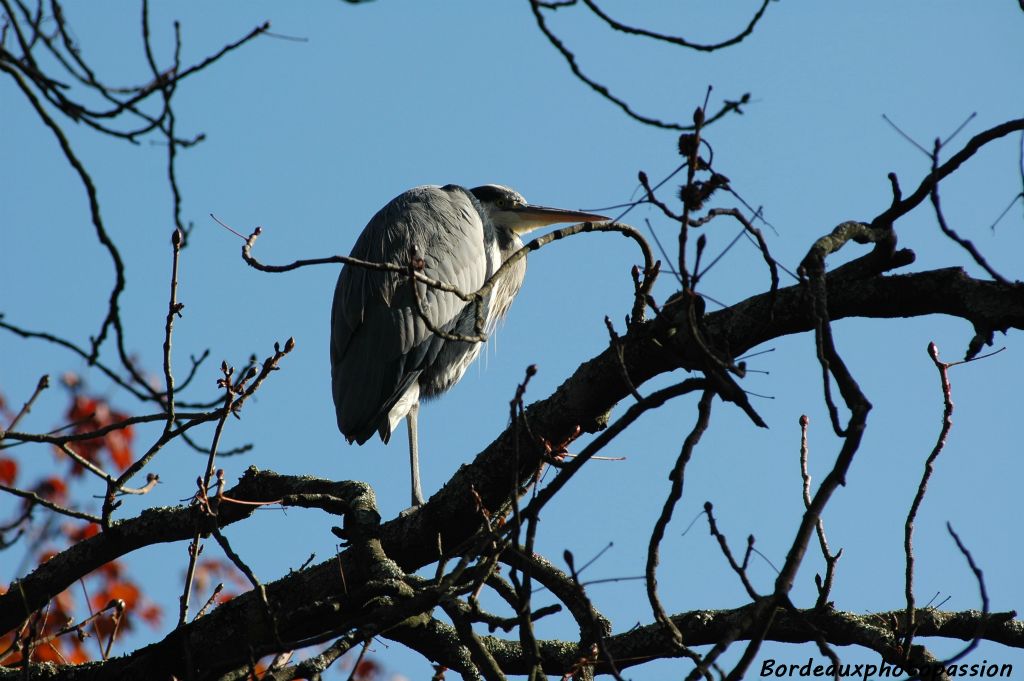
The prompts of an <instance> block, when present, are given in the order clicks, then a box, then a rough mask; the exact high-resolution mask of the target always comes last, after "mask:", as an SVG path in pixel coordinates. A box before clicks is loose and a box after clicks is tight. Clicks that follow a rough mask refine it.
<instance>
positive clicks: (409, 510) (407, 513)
mask: <svg viewBox="0 0 1024 681" xmlns="http://www.w3.org/2000/svg"><path fill="white" fill-rule="evenodd" d="M421 506H422V504H413V505H412V506H410V507H409V508H407V509H405V510H404V511H400V512H399V513H398V517H399V518H407V517H409V516H411V515H412V514H413V513H415V512H416V511H418V510H420V507H421Z"/></svg>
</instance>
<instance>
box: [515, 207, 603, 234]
mask: <svg viewBox="0 0 1024 681" xmlns="http://www.w3.org/2000/svg"><path fill="white" fill-rule="evenodd" d="M506 214H507V215H509V217H510V218H511V219H510V220H509V223H510V227H511V228H512V231H514V232H515V233H516V234H527V233H529V232H532V231H533V230H535V229H537V228H538V227H544V226H545V225H557V224H559V223H562V222H606V221H608V220H610V219H611V218H607V217H605V216H604V215H595V214H594V213H583V212H581V211H578V210H565V209H564V208H548V207H547V206H536V205H533V204H528V205H526V206H523V207H521V208H513V209H512V210H509V211H507V212H506Z"/></svg>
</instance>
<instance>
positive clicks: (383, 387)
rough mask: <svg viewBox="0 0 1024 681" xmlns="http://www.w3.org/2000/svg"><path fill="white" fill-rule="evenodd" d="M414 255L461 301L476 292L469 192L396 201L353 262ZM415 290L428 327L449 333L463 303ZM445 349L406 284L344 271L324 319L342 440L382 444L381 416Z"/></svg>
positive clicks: (485, 267) (478, 245)
mask: <svg viewBox="0 0 1024 681" xmlns="http://www.w3.org/2000/svg"><path fill="white" fill-rule="evenodd" d="M414 251H415V252H416V253H417V254H418V255H419V256H420V257H422V258H423V259H424V261H425V267H424V274H426V275H427V276H429V277H432V278H434V279H438V280H440V281H445V282H449V283H452V284H454V285H455V286H457V287H458V288H459V289H460V290H462V291H467V292H468V291H474V290H476V289H477V288H479V287H480V286H481V285H483V283H484V281H485V280H486V278H487V276H488V275H489V273H490V271H491V268H492V263H491V262H490V260H491V258H490V253H489V252H488V251H487V248H486V245H485V234H484V225H483V223H482V221H481V218H480V214H479V212H478V211H477V209H476V207H475V204H474V202H473V199H472V198H471V195H470V194H469V192H468V191H466V190H465V189H463V188H462V187H457V186H455V185H448V186H446V187H417V188H415V189H410V190H409V191H407V192H404V193H403V194H401V195H399V196H398V197H396V198H395V199H393V200H392V201H391V202H390V203H388V204H387V205H386V206H384V208H382V209H381V210H380V211H379V212H378V213H377V214H376V215H374V216H373V218H372V219H371V220H370V222H369V223H368V224H367V225H366V227H365V229H363V232H362V234H360V236H359V238H358V240H357V241H356V244H355V246H354V247H353V249H352V254H351V255H352V257H354V258H359V259H361V260H367V261H370V262H383V263H395V264H399V265H405V264H407V263H408V262H409V260H410V257H411V254H412V253H413V252H414ZM419 290H420V297H421V300H422V302H423V309H424V314H425V316H426V317H427V318H428V319H429V320H430V323H431V324H432V325H433V326H434V327H435V328H438V329H443V330H445V331H449V330H451V329H452V328H454V327H455V325H456V324H457V323H458V320H459V317H460V315H461V314H462V312H463V309H464V308H465V307H466V303H464V302H463V301H461V300H460V299H459V298H458V297H457V296H455V295H453V294H450V293H446V292H443V291H438V290H436V289H430V288H427V287H424V286H422V285H421V287H420V289H419ZM444 344H445V341H444V339H442V338H440V337H438V336H435V335H434V334H433V333H432V332H431V331H430V330H429V329H428V328H427V325H426V324H424V323H423V320H422V319H420V318H419V317H418V315H417V314H416V311H415V308H414V307H413V297H412V292H411V290H410V289H409V281H408V278H407V277H405V276H403V275H400V274H396V273H391V272H380V271H376V270H369V269H366V268H363V267H357V266H348V265H346V266H344V267H343V268H342V270H341V274H340V275H339V276H338V283H337V286H336V287H335V290H334V304H333V307H332V314H331V374H332V384H333V393H334V404H335V408H336V410H337V416H338V428H339V429H340V430H341V432H342V433H343V434H344V435H345V436H346V437H347V438H348V439H349V440H355V441H357V442H359V443H360V444H362V443H363V442H365V441H366V440H368V439H369V438H370V437H372V436H373V433H374V432H377V431H380V432H381V436H382V437H383V438H384V439H385V440H386V438H387V436H389V435H390V430H389V429H388V428H383V424H385V423H387V416H388V413H389V412H390V411H391V409H392V407H394V405H395V403H396V402H397V401H398V400H399V398H401V396H402V395H403V394H404V393H405V391H406V390H408V389H409V387H410V386H411V385H412V383H414V382H415V381H417V380H418V379H419V377H420V374H421V373H422V372H423V371H425V370H427V369H428V368H429V367H430V365H431V364H432V363H433V362H434V361H435V360H436V359H437V357H438V355H439V353H440V352H441V351H442V348H443V347H444ZM385 431H386V434H385Z"/></svg>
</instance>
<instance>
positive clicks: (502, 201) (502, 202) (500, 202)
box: [494, 199, 508, 208]
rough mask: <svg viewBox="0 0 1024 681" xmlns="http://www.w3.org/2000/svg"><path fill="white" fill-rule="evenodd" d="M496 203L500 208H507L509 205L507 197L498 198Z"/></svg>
mask: <svg viewBox="0 0 1024 681" xmlns="http://www.w3.org/2000/svg"><path fill="white" fill-rule="evenodd" d="M494 203H495V204H496V205H497V206H498V208H505V207H506V206H508V201H506V200H505V199H498V200H497V201H495V202H494Z"/></svg>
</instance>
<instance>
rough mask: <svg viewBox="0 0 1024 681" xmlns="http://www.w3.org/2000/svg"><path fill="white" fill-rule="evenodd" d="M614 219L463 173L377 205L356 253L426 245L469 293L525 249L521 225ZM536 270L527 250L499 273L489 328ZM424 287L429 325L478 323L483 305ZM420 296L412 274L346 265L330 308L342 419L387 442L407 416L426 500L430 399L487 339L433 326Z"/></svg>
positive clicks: (444, 275) (415, 478)
mask: <svg viewBox="0 0 1024 681" xmlns="http://www.w3.org/2000/svg"><path fill="white" fill-rule="evenodd" d="M606 219H607V218H605V217H603V216H601V215H594V214H592V213H584V212H579V211H573V210H563V209H560V208H547V207H544V206H535V205H530V204H528V203H527V202H526V200H525V199H523V197H522V196H521V195H520V194H519V193H518V192H516V191H514V190H512V189H509V188H508V187H503V186H501V185H496V184H487V185H483V186H481V187H477V188H475V189H472V190H469V189H465V188H463V187H460V186H457V185H452V184H450V185H447V186H444V187H437V186H424V187H416V188H414V189H410V190H408V191H406V192H403V193H402V194H399V195H398V196H397V197H395V198H394V199H392V200H391V201H390V202H389V203H388V204H387V205H386V206H384V207H383V208H382V209H381V210H380V211H379V212H378V213H377V214H376V215H374V216H373V218H372V219H371V220H370V222H369V223H368V224H367V225H366V227H365V228H364V229H363V232H362V234H360V235H359V238H358V239H357V240H356V243H355V246H354V247H353V248H352V254H351V255H352V257H353V258H358V259H360V260H364V261H370V262H377V263H394V264H398V265H402V266H405V265H408V264H409V262H410V259H411V257H412V254H417V256H418V257H420V258H422V260H423V263H422V264H423V270H422V271H423V273H424V274H425V275H427V276H429V277H432V278H434V279H436V280H439V281H442V282H447V283H450V284H453V285H455V286H456V287H458V289H459V290H460V291H463V292H467V293H469V292H473V291H476V290H477V289H479V288H480V287H481V286H482V285H483V284H484V282H486V281H487V279H488V278H489V277H490V276H491V275H492V274H493V273H494V272H495V271H496V270H497V269H498V268H499V267H500V266H501V264H502V263H503V262H505V260H506V259H507V258H508V257H509V256H510V255H511V254H513V253H515V252H516V251H517V250H519V249H520V248H522V246H523V242H522V241H521V240H520V238H519V237H520V235H521V234H526V233H527V232H530V231H532V230H534V229H536V228H538V227H542V226H544V225H552V224H557V223H562V222H581V221H591V222H596V221H603V220H606ZM525 275H526V259H525V258H523V259H520V260H519V261H518V262H516V263H514V264H513V265H511V266H510V267H509V269H508V270H506V272H505V273H503V274H502V276H501V279H500V280H499V281H497V282H495V286H494V287H493V288H492V289H491V291H492V292H491V294H490V295H489V296H488V297H487V299H486V300H485V301H484V310H483V312H484V315H485V317H484V319H485V332H486V333H490V332H491V331H492V330H493V329H494V327H495V325H496V323H497V321H498V320H499V319H500V318H501V317H502V316H504V314H505V313H506V312H507V311H508V308H509V305H511V304H512V300H513V299H514V298H515V296H516V294H517V293H519V288H520V287H521V286H522V283H523V278H524V276H525ZM417 286H419V287H421V288H419V289H417V290H418V291H420V294H419V295H420V301H421V309H422V312H423V315H424V316H425V317H426V318H427V319H429V320H430V326H432V327H433V328H435V329H438V330H440V331H443V332H445V333H446V334H451V335H463V336H472V335H475V334H476V332H475V322H476V310H475V309H474V308H475V306H474V305H473V304H471V303H466V302H464V301H462V300H460V299H459V298H458V297H457V296H455V295H454V294H452V293H447V292H444V291H440V290H438V289H436V288H430V287H427V286H425V285H422V284H417ZM413 295H414V294H413V291H412V290H411V288H410V281H409V277H408V276H407V275H403V274H400V273H397V272H385V271H379V270H372V269H368V268H366V267H359V266H354V265H346V266H344V267H343V268H342V270H341V274H339V275H338V283H337V286H336V287H335V289H334V304H333V307H332V309H331V380H332V383H333V393H334V406H335V410H336V412H337V417H338V429H339V430H340V431H341V433H342V434H343V435H344V436H345V438H346V439H347V440H348V441H349V442H350V443H351V442H357V443H359V444H363V443H364V442H366V441H367V440H369V439H370V438H371V437H373V434H374V433H378V434H379V435H380V438H381V439H382V440H383V441H384V442H385V443H387V442H388V440H389V439H390V438H391V434H392V432H393V431H394V429H395V428H396V427H397V425H398V423H399V422H400V421H401V420H402V419H403V418H405V419H406V421H407V425H408V431H409V460H410V465H411V467H412V503H413V506H418V505H420V504H422V503H423V494H422V492H421V490H420V480H419V458H418V444H417V433H416V426H417V414H418V412H419V402H420V399H422V398H431V397H435V396H437V395H439V394H441V393H443V392H445V391H446V390H448V389H449V388H451V387H452V386H453V385H455V384H456V383H457V382H458V381H459V380H460V379H461V378H462V375H463V374H464V373H465V372H466V368H467V367H468V366H469V365H470V364H471V363H472V362H473V360H474V359H476V356H477V355H478V354H479V353H480V343H471V342H466V341H455V340H450V339H446V338H444V337H443V336H440V335H438V334H435V333H433V332H432V331H431V330H430V328H429V327H428V325H427V324H425V323H424V320H423V319H422V318H421V317H420V315H419V314H418V313H417V311H416V309H415V299H414V298H413Z"/></svg>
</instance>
